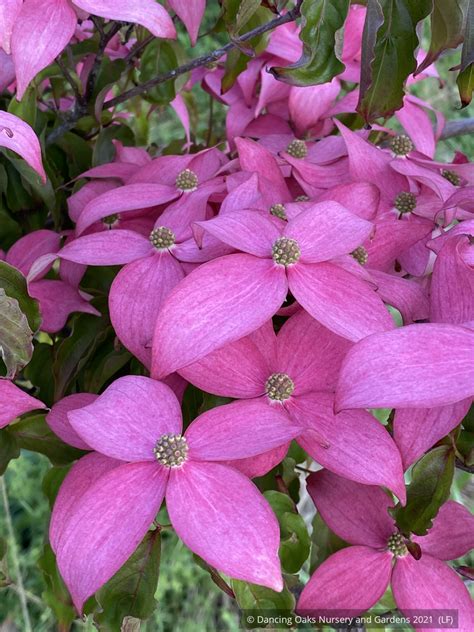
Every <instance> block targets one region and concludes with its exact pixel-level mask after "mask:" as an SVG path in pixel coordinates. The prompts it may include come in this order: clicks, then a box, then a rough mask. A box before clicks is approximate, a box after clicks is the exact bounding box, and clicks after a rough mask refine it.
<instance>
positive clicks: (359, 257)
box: [351, 246, 369, 266]
mask: <svg viewBox="0 0 474 632" xmlns="http://www.w3.org/2000/svg"><path fill="white" fill-rule="evenodd" d="M351 255H352V256H353V257H354V259H355V260H356V261H358V262H359V263H360V265H361V266H365V264H366V263H367V259H368V258H369V255H368V253H367V250H366V249H365V248H364V246H359V247H358V248H356V249H355V250H353V251H352V252H351Z"/></svg>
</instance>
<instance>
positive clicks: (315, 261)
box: [152, 202, 395, 377]
mask: <svg viewBox="0 0 474 632" xmlns="http://www.w3.org/2000/svg"><path fill="white" fill-rule="evenodd" d="M273 220H278V218H271V217H270V214H268V216H267V215H265V214H263V213H260V212H255V211H249V210H242V211H237V212H229V213H226V214H222V215H219V216H217V217H215V218H214V219H211V220H209V221H206V222H198V223H197V224H198V229H199V231H204V232H207V233H209V234H210V235H212V236H213V237H215V238H216V239H219V240H221V241H222V242H224V243H226V244H228V245H229V246H232V247H233V248H235V249H237V250H240V251H241V252H240V253H238V254H231V255H226V256H224V257H219V258H218V259H214V260H213V261H210V262H209V263H206V264H204V265H202V266H200V267H199V268H198V269H197V270H194V271H193V272H191V274H189V275H188V276H187V277H186V278H185V279H184V280H183V281H181V283H179V285H178V286H177V287H176V288H175V289H174V291H173V292H172V293H171V294H170V295H169V297H168V299H167V301H166V302H165V304H164V306H163V308H162V310H161V312H160V314H159V316H158V319H157V324H156V330H155V335H154V341H153V359H152V374H153V375H155V376H156V377H163V376H166V375H168V374H169V373H171V372H172V371H175V370H177V369H181V368H183V367H185V366H187V365H188V364H191V363H192V362H194V361H196V360H198V359H200V358H202V357H203V356H205V355H207V354H208V353H210V352H211V351H214V350H215V349H218V348H219V347H222V346H223V345H224V344H226V343H228V342H232V341H233V340H236V339H238V338H241V337H243V336H245V335H247V334H249V333H251V332H252V331H255V329H257V328H258V327H260V326H261V325H263V324H264V323H265V322H266V321H267V320H268V319H269V318H271V317H272V316H273V315H274V314H275V313H276V312H277V310H278V309H279V308H280V306H281V305H282V303H283V301H284V300H285V299H286V296H287V293H288V290H289V291H290V292H291V293H292V294H293V296H294V297H295V298H296V300H297V301H298V302H299V303H300V305H301V306H302V307H303V308H304V309H305V310H306V311H307V312H309V313H310V314H311V315H312V316H313V317H314V318H315V319H316V320H318V321H319V322H321V323H322V324H323V325H325V326H326V327H327V328H328V329H330V330H332V331H334V332H335V333H337V334H338V335H341V336H344V337H346V338H348V339H350V340H359V339H360V338H363V337H364V336H367V335H368V334H371V333H374V332H380V331H384V330H388V329H392V328H393V327H394V326H395V325H394V322H393V320H392V318H391V316H390V314H389V312H388V310H387V309H386V308H385V306H384V304H383V302H382V300H381V299H380V298H379V297H378V296H377V295H376V293H375V292H374V290H373V288H372V287H371V285H370V284H368V283H366V282H365V280H364V279H362V278H361V277H360V275H359V273H357V274H354V273H352V270H353V268H352V264H354V263H355V262H354V260H353V259H352V257H347V255H348V254H349V253H351V252H352V251H353V250H355V249H356V248H357V247H358V246H359V245H360V243H361V242H362V241H363V240H364V239H365V238H366V237H367V236H368V235H369V234H370V232H371V230H372V224H371V223H370V222H367V221H366V220H363V219H361V218H360V217H358V216H356V215H353V214H352V213H350V212H349V211H348V210H347V209H345V208H344V207H342V206H341V205H340V204H338V203H336V202H324V203H320V204H315V205H314V206H310V208H308V209H306V210H304V211H302V212H301V213H299V214H298V215H297V216H296V217H295V218H293V219H291V220H290V221H288V222H287V223H286V222H284V221H283V220H278V221H279V224H277V223H276V222H275V221H273ZM346 260H348V262H346Z"/></svg>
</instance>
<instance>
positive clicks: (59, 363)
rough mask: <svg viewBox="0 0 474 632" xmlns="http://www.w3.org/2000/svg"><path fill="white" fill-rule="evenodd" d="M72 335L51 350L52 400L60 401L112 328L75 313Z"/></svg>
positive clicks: (87, 315) (89, 316) (86, 315)
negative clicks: (52, 357) (52, 353)
mask: <svg viewBox="0 0 474 632" xmlns="http://www.w3.org/2000/svg"><path fill="white" fill-rule="evenodd" d="M70 326H71V329H72V331H71V335H70V336H69V337H68V338H65V339H64V340H63V341H62V342H61V343H60V344H58V345H57V346H56V347H55V349H54V359H53V376H54V400H55V401H57V400H58V399H61V397H63V395H64V394H65V392H66V390H67V389H68V387H69V386H70V385H71V383H72V382H73V380H74V379H75V378H76V377H77V374H78V373H79V372H80V371H81V370H82V369H83V368H84V367H85V366H86V365H87V363H88V361H89V359H90V358H91V357H92V355H93V354H94V352H95V350H96V349H97V348H98V347H99V345H100V344H101V343H102V342H103V341H104V340H105V339H106V338H107V335H108V334H109V333H110V331H111V328H110V326H109V325H108V323H107V321H105V322H104V318H100V317H97V316H92V315H90V314H76V315H75V316H73V317H72V319H71V323H70Z"/></svg>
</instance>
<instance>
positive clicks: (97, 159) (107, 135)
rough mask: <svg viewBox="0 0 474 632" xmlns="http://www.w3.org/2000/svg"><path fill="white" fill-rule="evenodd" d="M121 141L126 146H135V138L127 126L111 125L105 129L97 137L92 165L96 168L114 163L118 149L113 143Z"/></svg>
mask: <svg viewBox="0 0 474 632" xmlns="http://www.w3.org/2000/svg"><path fill="white" fill-rule="evenodd" d="M114 140H119V141H121V142H122V143H123V144H124V145H128V146H130V145H134V144H135V136H134V135H133V132H132V130H131V129H130V128H129V127H128V126H127V125H111V126H110V127H106V128H104V129H103V130H102V131H101V132H100V134H99V136H98V137H97V140H96V143H95V145H94V152H93V154H92V164H93V166H94V167H97V166H98V165H103V164H105V163H108V162H112V160H113V159H114V157H115V154H116V149H115V147H114V144H113V142H112V141H114Z"/></svg>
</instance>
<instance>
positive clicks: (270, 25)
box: [103, 0, 302, 110]
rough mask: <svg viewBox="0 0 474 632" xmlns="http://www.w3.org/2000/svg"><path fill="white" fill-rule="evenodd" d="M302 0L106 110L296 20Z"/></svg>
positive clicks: (113, 101)
mask: <svg viewBox="0 0 474 632" xmlns="http://www.w3.org/2000/svg"><path fill="white" fill-rule="evenodd" d="M301 2H302V0H299V1H298V3H297V4H296V6H295V7H294V8H293V9H291V11H288V13H285V14H284V15H281V16H280V17H278V18H274V19H273V20H270V22H267V23H266V24H262V25H261V26H257V27H256V28H254V29H252V30H251V31H248V32H247V33H244V35H241V36H240V37H236V38H235V39H234V40H233V41H231V42H229V43H228V44H226V45H225V46H223V47H222V48H218V49H217V50H214V51H212V52H211V53H207V55H202V56H201V57H196V59H192V60H191V61H190V62H188V63H187V64H183V65H182V66H178V68H173V70H168V71H167V72H164V73H162V74H161V75H157V76H156V77H154V78H153V79H150V80H149V81H146V82H145V83H141V84H139V85H138V86H135V87H134V88H131V89H130V90H127V91H126V92H124V93H123V94H119V95H118V96H117V97H114V98H113V99H110V100H109V101H106V102H105V103H104V105H103V108H104V110H107V109H109V108H112V107H115V106H116V105H119V104H120V103H124V102H125V101H128V100H129V99H132V98H133V97H136V96H139V95H141V94H144V93H146V92H148V90H150V89H151V88H154V87H155V86H157V85H159V84H160V83H165V81H169V80H170V79H176V77H178V76H179V75H184V74H186V73H188V72H190V71H191V70H195V69H196V68H200V67H201V66H205V65H206V64H211V63H212V62H215V61H217V60H218V59H220V58H221V57H223V56H224V55H225V54H226V53H228V52H229V51H231V50H232V49H233V48H238V47H239V45H240V44H242V43H243V42H247V41H248V40H250V39H252V38H253V37H257V36H258V35H263V34H264V33H267V32H268V31H272V30H273V29H274V28H276V27H277V26H281V25H282V24H288V22H294V20H296V18H297V17H298V16H299V14H300V6H301Z"/></svg>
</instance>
